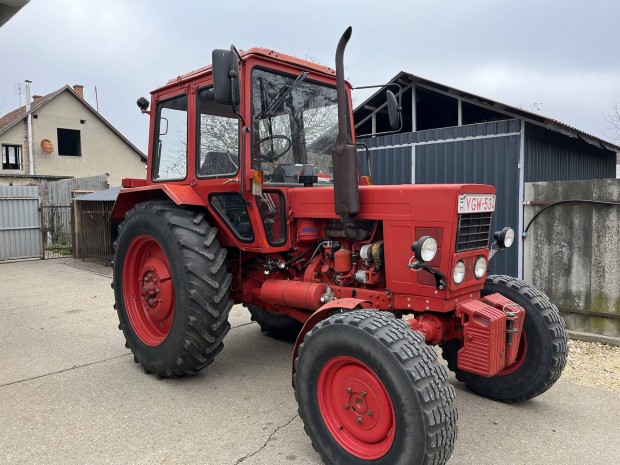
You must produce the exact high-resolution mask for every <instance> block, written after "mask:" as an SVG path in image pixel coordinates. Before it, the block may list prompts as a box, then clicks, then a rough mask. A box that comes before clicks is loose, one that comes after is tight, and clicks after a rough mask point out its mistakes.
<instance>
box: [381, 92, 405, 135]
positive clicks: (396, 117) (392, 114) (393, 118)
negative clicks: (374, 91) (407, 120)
mask: <svg viewBox="0 0 620 465" xmlns="http://www.w3.org/2000/svg"><path fill="white" fill-rule="evenodd" d="M385 99H386V101H387V109H388V119H389V120H390V128H391V129H392V131H399V130H400V128H401V126H402V121H403V118H402V108H401V107H400V106H399V105H398V102H397V101H396V96H395V95H394V92H392V91H391V90H388V91H386V93H385Z"/></svg>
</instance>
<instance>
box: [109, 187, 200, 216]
mask: <svg viewBox="0 0 620 465" xmlns="http://www.w3.org/2000/svg"><path fill="white" fill-rule="evenodd" d="M156 199H170V200H172V201H173V202H174V203H175V204H177V205H193V206H200V207H204V206H205V203H204V201H203V200H202V199H201V198H200V196H199V195H198V194H197V193H196V191H194V189H193V188H192V187H191V186H182V185H178V184H157V185H154V186H145V187H135V188H131V189H121V191H120V192H119V194H118V198H117V199H116V202H115V203H114V208H113V209H112V219H113V220H120V221H122V220H123V219H124V218H125V213H127V211H128V210H130V209H132V208H133V207H134V205H136V204H138V203H141V202H146V201H147V200H156Z"/></svg>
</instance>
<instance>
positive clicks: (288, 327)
mask: <svg viewBox="0 0 620 465" xmlns="http://www.w3.org/2000/svg"><path fill="white" fill-rule="evenodd" d="M246 307H247V309H248V310H249V312H250V315H252V321H255V322H256V323H258V326H260V329H261V331H262V332H264V333H266V334H268V335H269V336H271V337H272V338H274V339H278V340H281V341H294V340H295V339H297V336H298V335H299V332H300V331H301V328H303V326H304V325H303V324H302V323H301V322H300V321H297V320H296V319H295V318H292V317H290V316H288V315H284V314H280V315H278V314H275V313H269V312H267V311H265V310H263V309H261V308H258V307H257V306H256V305H251V304H248V305H246Z"/></svg>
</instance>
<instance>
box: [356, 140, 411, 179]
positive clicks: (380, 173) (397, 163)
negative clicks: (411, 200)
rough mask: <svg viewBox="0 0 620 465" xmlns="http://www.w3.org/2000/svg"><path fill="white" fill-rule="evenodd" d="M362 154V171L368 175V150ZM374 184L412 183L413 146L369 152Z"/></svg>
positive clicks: (360, 153)
mask: <svg viewBox="0 0 620 465" xmlns="http://www.w3.org/2000/svg"><path fill="white" fill-rule="evenodd" d="M358 153H359V155H360V159H359V160H360V171H361V173H362V175H364V176H367V175H368V169H367V163H366V152H365V150H362V151H361V152H358ZM368 153H369V154H370V162H371V167H372V181H373V184H411V147H392V148H389V149H375V150H370V151H369V152H368Z"/></svg>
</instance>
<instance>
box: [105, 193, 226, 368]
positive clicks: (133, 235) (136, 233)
mask: <svg viewBox="0 0 620 465" xmlns="http://www.w3.org/2000/svg"><path fill="white" fill-rule="evenodd" d="M216 235H217V230H216V229H214V228H212V227H211V226H210V225H209V223H208V222H207V219H206V217H205V214H204V213H199V212H195V211H192V210H188V209H185V208H181V207H177V206H176V205H174V204H173V203H172V202H170V201H159V200H157V201H149V202H144V203H140V204H138V205H136V206H135V207H134V208H133V209H131V210H130V211H128V212H127V214H126V216H125V221H124V222H123V223H122V224H121V225H120V226H119V236H118V240H117V242H116V254H115V260H114V283H115V285H114V294H115V300H116V305H115V307H116V309H117V312H118V318H119V321H120V324H119V329H121V330H122V331H123V334H124V335H125V339H126V341H127V343H126V345H127V347H129V348H130V349H131V351H132V352H133V354H134V360H135V361H136V362H139V363H140V364H142V366H143V367H144V369H145V370H146V371H147V372H152V373H154V374H156V375H157V376H164V377H177V376H184V375H190V374H194V373H196V372H197V371H199V370H201V369H202V368H204V367H205V366H207V365H208V364H209V363H211V362H212V361H213V359H214V357H215V355H216V354H217V353H219V352H220V350H222V348H223V344H222V340H223V339H224V336H225V335H226V334H227V333H228V331H229V330H230V324H229V323H228V314H229V312H230V309H231V308H232V300H231V299H230V296H229V292H228V287H229V285H230V282H231V276H230V274H229V273H228V272H227V271H226V265H225V263H224V261H225V258H226V250H225V249H223V248H221V247H220V245H219V243H218V241H217V239H216Z"/></svg>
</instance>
